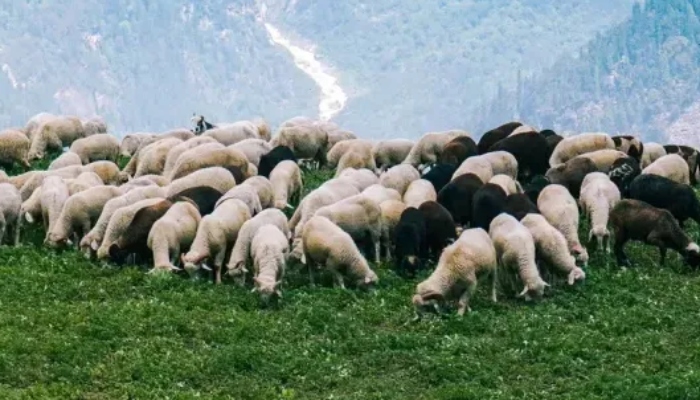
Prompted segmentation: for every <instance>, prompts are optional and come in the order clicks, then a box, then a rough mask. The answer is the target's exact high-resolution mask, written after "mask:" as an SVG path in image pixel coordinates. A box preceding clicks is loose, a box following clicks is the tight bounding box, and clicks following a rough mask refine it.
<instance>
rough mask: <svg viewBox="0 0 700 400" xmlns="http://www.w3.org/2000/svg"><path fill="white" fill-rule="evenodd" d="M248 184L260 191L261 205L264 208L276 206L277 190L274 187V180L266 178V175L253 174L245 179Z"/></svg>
mask: <svg viewBox="0 0 700 400" xmlns="http://www.w3.org/2000/svg"><path fill="white" fill-rule="evenodd" d="M243 183H245V184H246V185H250V186H252V187H253V188H255V190H256V192H257V193H258V198H260V205H261V206H262V209H263V210H264V209H267V208H270V207H274V205H275V192H274V188H273V187H272V182H271V181H270V180H269V179H267V178H265V177H264V176H259V175H257V176H253V177H250V178H248V179H246V180H245V182H243Z"/></svg>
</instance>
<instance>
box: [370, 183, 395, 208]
mask: <svg viewBox="0 0 700 400" xmlns="http://www.w3.org/2000/svg"><path fill="white" fill-rule="evenodd" d="M362 194H363V195H364V196H365V197H368V198H370V199H372V200H374V202H375V203H377V204H382V203H383V202H385V201H387V200H398V201H401V195H400V194H399V192H398V191H397V190H396V189H391V188H387V187H384V186H382V185H379V184H374V185H371V186H369V187H367V188H366V189H365V190H363V191H362Z"/></svg>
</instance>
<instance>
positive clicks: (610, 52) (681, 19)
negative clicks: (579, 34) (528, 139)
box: [475, 0, 700, 142]
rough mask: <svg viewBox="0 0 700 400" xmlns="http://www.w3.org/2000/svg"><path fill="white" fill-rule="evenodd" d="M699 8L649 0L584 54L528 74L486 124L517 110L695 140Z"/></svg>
mask: <svg viewBox="0 0 700 400" xmlns="http://www.w3.org/2000/svg"><path fill="white" fill-rule="evenodd" d="M699 12H700V0H673V1H670V0H649V1H647V3H646V4H645V5H644V6H635V7H634V11H633V15H632V16H631V17H630V18H629V19H628V20H627V21H626V22H624V23H622V24H620V25H619V26H617V27H615V28H614V29H611V30H610V31H609V32H607V33H606V34H604V35H600V36H598V37H597V38H596V39H594V40H593V41H591V43H590V44H588V45H587V46H586V47H585V48H584V49H583V50H582V51H581V53H580V55H579V57H577V58H572V57H568V58H564V59H562V60H561V61H559V62H557V64H556V65H555V66H554V67H553V68H552V69H551V70H548V71H546V73H543V74H541V75H538V76H535V77H534V78H524V79H523V80H522V84H521V86H520V87H519V88H516V89H514V90H511V91H503V92H502V93H500V94H499V95H498V96H497V97H496V98H495V100H494V101H493V102H492V103H491V104H490V106H488V107H486V108H485V109H483V110H481V112H480V113H479V114H478V115H477V116H476V118H475V119H478V120H479V123H478V125H479V126H481V127H482V128H484V127H487V126H493V125H496V124H498V123H499V121H502V120H504V119H509V118H512V117H513V115H514V113H515V115H518V114H519V116H520V117H521V118H522V119H524V120H526V121H528V122H530V123H533V124H536V125H539V126H548V127H553V128H555V129H558V130H569V131H598V130H603V131H608V132H612V133H614V132H627V133H638V134H642V135H643V136H644V138H645V139H647V140H661V141H666V140H671V141H681V142H688V141H689V140H690V139H692V138H687V137H684V136H688V135H689V134H690V135H694V136H697V133H696V132H693V131H692V129H688V126H690V125H692V123H691V122H690V121H692V120H694V121H695V124H697V123H700V119H699V118H697V116H698V111H697V109H698V104H697V103H696V102H697V101H698V100H699V99H698V98H697V94H698V91H699V90H700V67H699V65H700V20H699V19H698V15H699V14H698V13H699ZM518 93H519V95H518ZM516 110H517V111H516ZM672 134H673V135H672ZM669 136H671V137H669ZM695 141H696V142H699V141H700V138H698V139H695Z"/></svg>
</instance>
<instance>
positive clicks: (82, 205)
mask: <svg viewBox="0 0 700 400" xmlns="http://www.w3.org/2000/svg"><path fill="white" fill-rule="evenodd" d="M120 195H121V190H119V188H117V187H114V186H107V185H102V186H95V187H91V188H89V189H87V190H85V191H82V192H80V193H77V194H75V195H71V196H70V197H69V198H68V200H66V203H65V204H64V206H63V209H62V210H61V214H60V215H59V217H58V219H57V220H56V223H55V224H54V226H53V228H52V229H51V230H49V232H48V235H47V236H46V240H45V241H44V244H46V245H48V246H49V247H58V246H61V245H63V244H70V243H71V242H72V241H71V237H72V236H76V238H75V243H76V245H77V244H79V243H80V240H81V239H82V238H83V237H84V236H85V235H87V234H88V232H90V229H91V228H92V226H93V224H94V223H95V222H96V221H97V219H98V218H99V217H100V214H101V213H102V210H103V209H104V207H105V204H107V202H108V201H109V200H111V199H113V198H115V197H118V196H120ZM30 199H31V197H30Z"/></svg>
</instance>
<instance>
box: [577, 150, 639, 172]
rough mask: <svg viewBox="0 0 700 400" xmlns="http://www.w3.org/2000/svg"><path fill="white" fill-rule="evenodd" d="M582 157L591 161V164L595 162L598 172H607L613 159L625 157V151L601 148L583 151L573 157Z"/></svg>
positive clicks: (613, 161)
mask: <svg viewBox="0 0 700 400" xmlns="http://www.w3.org/2000/svg"><path fill="white" fill-rule="evenodd" d="M583 157H585V158H588V159H590V160H591V161H593V164H595V166H596V169H597V170H598V172H604V173H606V174H607V173H608V172H609V171H610V168H611V167H612V165H613V164H614V163H615V161H617V160H619V159H621V158H627V153H625V152H624V151H619V150H615V149H602V150H595V151H591V152H588V153H584V154H581V155H580V156H576V157H574V158H583Z"/></svg>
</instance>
